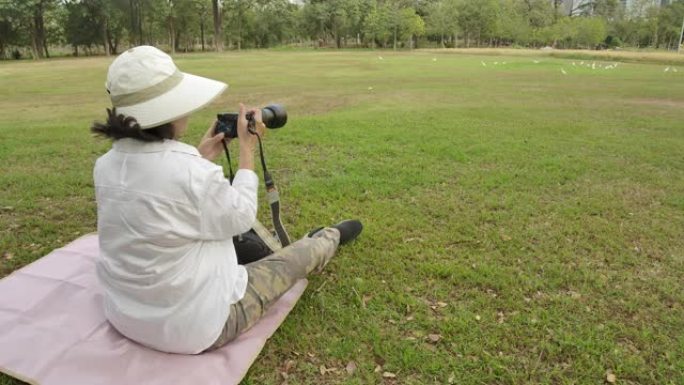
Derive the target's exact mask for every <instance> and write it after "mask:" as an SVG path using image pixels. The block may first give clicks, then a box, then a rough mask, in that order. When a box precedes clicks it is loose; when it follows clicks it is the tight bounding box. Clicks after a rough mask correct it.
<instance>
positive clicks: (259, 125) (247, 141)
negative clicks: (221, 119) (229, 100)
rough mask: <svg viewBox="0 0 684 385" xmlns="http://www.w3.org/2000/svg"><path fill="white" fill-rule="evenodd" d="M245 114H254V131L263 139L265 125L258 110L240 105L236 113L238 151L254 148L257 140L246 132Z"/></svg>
mask: <svg viewBox="0 0 684 385" xmlns="http://www.w3.org/2000/svg"><path fill="white" fill-rule="evenodd" d="M247 113H252V114H254V123H255V124H254V130H255V131H256V132H257V133H258V134H259V135H260V136H261V137H262V138H263V137H264V131H265V128H266V125H265V124H264V122H263V121H262V117H261V109H260V108H253V107H252V108H247V107H245V105H244V104H242V103H240V112H239V113H238V129H237V132H238V140H239V143H240V149H241V150H242V149H245V150H252V151H254V148H255V147H256V144H257V141H258V138H257V137H256V135H254V134H252V133H251V132H249V130H248V124H249V121H248V120H247Z"/></svg>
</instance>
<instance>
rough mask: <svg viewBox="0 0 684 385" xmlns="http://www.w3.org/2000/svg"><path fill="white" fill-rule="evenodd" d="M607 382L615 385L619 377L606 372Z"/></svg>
mask: <svg viewBox="0 0 684 385" xmlns="http://www.w3.org/2000/svg"><path fill="white" fill-rule="evenodd" d="M606 381H607V382H608V383H611V384H614V383H615V382H616V381H617V377H616V376H615V374H613V373H612V372H610V371H608V372H606Z"/></svg>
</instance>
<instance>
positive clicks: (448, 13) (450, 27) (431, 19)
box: [425, 0, 458, 48]
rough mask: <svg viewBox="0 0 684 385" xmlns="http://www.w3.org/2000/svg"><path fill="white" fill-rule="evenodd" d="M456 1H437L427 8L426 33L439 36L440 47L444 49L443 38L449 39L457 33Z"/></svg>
mask: <svg viewBox="0 0 684 385" xmlns="http://www.w3.org/2000/svg"><path fill="white" fill-rule="evenodd" d="M457 16H458V15H457V1H456V0H439V1H435V2H433V3H430V4H429V5H428V6H427V16H426V18H425V25H426V28H427V32H428V33H429V34H432V35H437V36H439V41H440V45H441V46H442V48H444V47H446V44H445V41H446V40H445V38H446V39H451V37H452V36H454V39H453V40H454V41H455V40H456V38H455V35H456V33H457V31H458V23H457Z"/></svg>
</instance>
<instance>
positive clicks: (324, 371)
mask: <svg viewBox="0 0 684 385" xmlns="http://www.w3.org/2000/svg"><path fill="white" fill-rule="evenodd" d="M318 371H319V372H320V373H321V376H325V374H326V373H328V368H326V367H325V365H321V366H319V367H318Z"/></svg>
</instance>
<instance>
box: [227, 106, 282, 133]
mask: <svg viewBox="0 0 684 385" xmlns="http://www.w3.org/2000/svg"><path fill="white" fill-rule="evenodd" d="M246 118H247V121H248V122H253V121H254V114H253V113H251V112H248V113H247V116H246ZM216 119H217V120H218V122H217V123H216V129H215V131H214V133H215V134H219V133H221V132H223V133H224V134H225V137H226V138H237V136H238V133H237V122H238V114H237V113H234V112H228V113H222V114H218V115H216ZM261 119H262V120H263V122H264V124H265V125H266V127H268V128H280V127H282V126H284V125H285V123H287V111H285V107H284V106H282V105H280V104H271V105H268V106H266V107H264V108H263V109H262V110H261Z"/></svg>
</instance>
